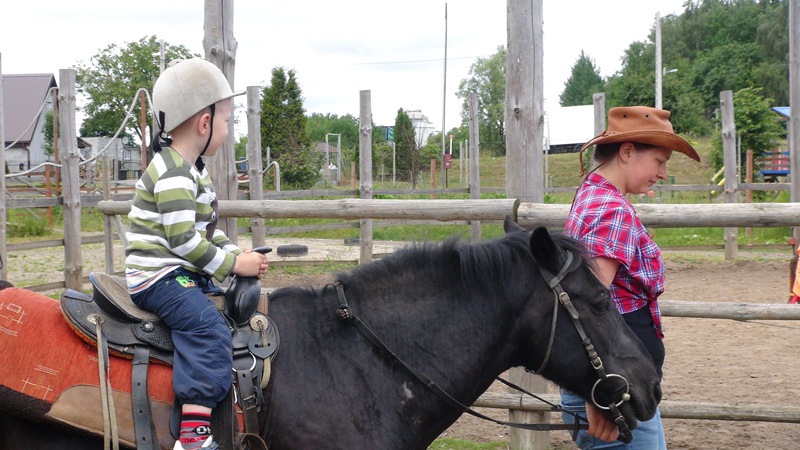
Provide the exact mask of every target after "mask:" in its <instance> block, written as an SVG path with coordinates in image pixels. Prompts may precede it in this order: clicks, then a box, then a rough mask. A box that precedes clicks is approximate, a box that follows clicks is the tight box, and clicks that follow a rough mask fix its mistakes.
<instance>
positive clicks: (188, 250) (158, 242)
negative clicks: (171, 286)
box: [126, 149, 239, 286]
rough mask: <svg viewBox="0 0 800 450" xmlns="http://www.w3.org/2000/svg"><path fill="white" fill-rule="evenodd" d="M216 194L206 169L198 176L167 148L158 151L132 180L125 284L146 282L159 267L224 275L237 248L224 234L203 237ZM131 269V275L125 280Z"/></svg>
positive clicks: (211, 215) (227, 271)
mask: <svg viewBox="0 0 800 450" xmlns="http://www.w3.org/2000/svg"><path fill="white" fill-rule="evenodd" d="M215 198H216V196H215V193H214V191H213V186H212V185H211V182H210V177H208V174H207V172H205V171H204V172H203V173H202V174H201V173H199V172H197V170H196V169H195V168H194V167H192V166H190V165H189V164H188V163H186V161H184V160H183V158H182V157H181V156H180V155H179V154H178V153H177V152H175V151H174V150H172V149H164V150H163V151H161V152H159V153H158V154H157V155H156V156H155V157H154V159H153V161H152V162H151V164H150V165H149V166H148V168H147V170H146V172H145V173H144V174H143V176H142V178H141V179H140V180H139V181H138V182H137V184H136V195H135V197H134V202H133V206H132V208H131V212H130V214H129V216H128V217H129V219H130V223H131V225H130V229H129V231H128V241H129V242H130V243H129V246H128V248H127V249H126V269H127V271H128V273H129V277H128V278H129V286H131V285H138V284H141V283H142V282H146V281H148V280H149V279H150V278H152V277H154V276H158V275H159V274H162V273H163V269H164V268H165V267H170V266H175V267H177V266H182V267H185V268H187V269H189V270H193V271H198V272H199V271H203V272H205V273H208V274H209V275H211V276H213V277H214V278H216V279H217V280H219V281H222V280H223V279H224V278H225V277H226V276H228V274H230V272H231V270H232V269H233V265H234V263H235V252H238V251H239V250H238V248H236V246H234V245H233V244H232V243H230V240H229V239H228V238H227V237H225V235H224V233H222V232H221V231H220V232H219V234H220V237H217V233H216V232H215V233H214V234H215V236H214V240H216V241H219V242H226V243H227V244H226V245H227V248H226V245H218V244H217V243H216V242H212V241H211V240H209V239H206V229H207V227H208V225H209V223H211V221H212V218H213V217H214V214H215V212H214V210H213V208H212V207H211V204H210V203H211V202H212V201H213V200H214V199H215ZM131 273H135V274H137V278H138V279H136V280H131V276H130V274H131Z"/></svg>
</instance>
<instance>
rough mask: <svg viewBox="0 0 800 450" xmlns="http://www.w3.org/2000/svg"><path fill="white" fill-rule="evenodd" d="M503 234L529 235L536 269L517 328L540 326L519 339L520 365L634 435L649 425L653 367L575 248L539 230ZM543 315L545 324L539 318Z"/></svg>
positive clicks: (512, 228)
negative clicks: (618, 419)
mask: <svg viewBox="0 0 800 450" xmlns="http://www.w3.org/2000/svg"><path fill="white" fill-rule="evenodd" d="M505 230H506V233H507V234H508V233H523V232H525V233H529V235H530V249H531V255H532V257H533V260H532V261H531V262H532V263H533V265H535V266H537V268H530V269H528V270H529V272H530V278H531V280H532V281H531V283H532V288H533V289H534V293H535V295H534V296H532V297H531V299H530V300H529V303H531V305H529V306H528V307H527V308H526V309H525V312H524V313H523V314H522V315H521V317H520V321H519V322H520V323H522V324H538V325H536V326H535V327H534V326H530V327H529V328H528V329H527V330H526V331H525V332H523V333H522V335H523V336H522V337H521V339H522V340H523V342H524V345H523V349H524V350H523V352H524V356H523V357H522V359H523V360H522V364H521V365H524V366H525V367H526V368H528V369H529V370H532V371H536V372H539V373H541V375H542V376H544V377H545V378H547V379H549V380H551V381H553V382H555V383H556V384H558V385H560V386H562V387H564V388H566V389H569V390H571V391H573V392H575V393H577V394H578V395H580V396H581V397H583V398H584V399H586V400H587V401H590V402H594V403H595V404H597V405H598V406H599V407H601V409H606V410H607V409H608V405H609V404H610V403H613V404H614V405H616V406H618V407H619V411H620V412H621V413H622V415H623V416H624V417H625V419H626V421H627V423H628V424H629V425H630V426H631V427H634V426H635V424H636V419H639V420H647V419H649V418H651V417H652V416H653V415H654V414H655V412H656V407H657V405H658V403H659V401H660V400H661V386H660V378H659V376H658V373H657V372H656V368H655V365H654V364H653V361H652V359H651V357H650V355H649V353H648V352H647V350H646V349H645V347H644V345H643V344H642V342H641V341H640V340H639V338H638V337H637V336H636V335H635V334H634V333H633V331H631V329H630V328H629V327H628V325H627V324H626V323H625V320H624V319H623V318H622V315H620V313H619V312H618V311H617V308H616V307H615V306H614V304H613V301H612V300H611V298H610V296H609V293H608V289H607V288H606V287H605V286H604V285H603V284H602V283H601V282H600V281H599V280H598V279H597V277H596V276H595V275H594V273H593V271H592V266H591V264H590V262H589V261H587V260H586V257H585V254H584V252H583V251H582V247H581V246H580V244H579V243H578V242H577V241H575V240H574V239H571V238H569V237H567V236H565V235H562V234H551V233H549V232H548V231H547V229H546V228H543V227H542V228H537V229H535V230H533V231H532V232H531V231H529V230H528V231H525V230H523V229H522V228H521V227H519V226H518V225H517V224H516V223H514V222H513V221H512V220H510V219H509V218H506V221H505ZM537 269H539V270H537ZM542 269H543V270H542ZM543 292H544V294H542V293H543ZM542 314H545V315H546V317H547V320H546V321H544V320H542V318H541V317H537V316H538V315H542ZM542 324H547V325H549V326H544V327H542ZM530 349H534V350H533V351H530ZM622 399H625V400H624V401H623V400H622ZM612 409H614V407H612Z"/></svg>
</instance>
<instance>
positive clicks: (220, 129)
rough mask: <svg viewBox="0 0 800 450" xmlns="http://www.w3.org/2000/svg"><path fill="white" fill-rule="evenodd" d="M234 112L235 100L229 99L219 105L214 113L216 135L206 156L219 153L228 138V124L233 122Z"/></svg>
mask: <svg viewBox="0 0 800 450" xmlns="http://www.w3.org/2000/svg"><path fill="white" fill-rule="evenodd" d="M232 112H233V100H231V99H227V100H222V101H221V102H218V103H217V106H216V112H215V113H214V134H213V135H212V136H211V142H210V143H209V144H208V149H207V150H206V156H215V155H216V154H217V151H218V150H219V148H220V147H221V146H222V143H223V142H225V139H226V138H227V137H228V124H229V123H230V121H231V116H232Z"/></svg>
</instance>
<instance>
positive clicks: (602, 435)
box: [586, 402, 619, 442]
mask: <svg viewBox="0 0 800 450" xmlns="http://www.w3.org/2000/svg"><path fill="white" fill-rule="evenodd" d="M586 418H587V419H588V420H589V429H588V430H586V431H587V432H588V433H589V434H591V435H592V436H594V437H596V438H598V439H600V440H602V441H606V442H614V441H616V440H617V438H618V437H619V428H618V427H617V424H615V423H614V422H612V421H611V420H610V419H609V418H608V416H606V415H605V414H603V411H601V410H600V408H598V407H596V406H595V405H593V404H591V403H589V402H586Z"/></svg>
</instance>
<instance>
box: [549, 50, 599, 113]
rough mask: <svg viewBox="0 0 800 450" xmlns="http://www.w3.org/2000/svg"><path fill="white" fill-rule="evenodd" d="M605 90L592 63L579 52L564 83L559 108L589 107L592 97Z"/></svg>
mask: <svg viewBox="0 0 800 450" xmlns="http://www.w3.org/2000/svg"><path fill="white" fill-rule="evenodd" d="M604 90H605V82H604V81H603V77H601V76H600V70H599V69H598V68H597V67H595V65H594V61H593V60H592V59H591V58H589V57H588V56H586V54H585V53H584V52H583V50H581V55H580V56H579V57H578V61H576V62H575V65H574V66H572V73H571V74H570V76H569V79H568V80H567V82H566V83H564V91H563V92H561V95H560V96H559V97H558V98H559V103H560V104H561V106H578V105H591V104H592V95H593V94H594V93H596V92H603V91H604Z"/></svg>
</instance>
